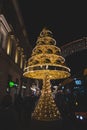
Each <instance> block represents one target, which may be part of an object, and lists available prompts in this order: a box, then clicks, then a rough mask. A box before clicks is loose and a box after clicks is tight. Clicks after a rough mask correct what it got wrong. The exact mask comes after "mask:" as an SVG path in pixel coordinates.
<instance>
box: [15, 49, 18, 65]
mask: <svg viewBox="0 0 87 130" xmlns="http://www.w3.org/2000/svg"><path fill="white" fill-rule="evenodd" d="M15 63H18V50H17V49H16V53H15Z"/></svg>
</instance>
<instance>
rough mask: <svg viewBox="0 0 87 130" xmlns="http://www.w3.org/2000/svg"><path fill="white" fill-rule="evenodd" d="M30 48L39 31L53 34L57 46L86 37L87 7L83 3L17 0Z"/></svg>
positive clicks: (55, 0) (52, 0)
mask: <svg viewBox="0 0 87 130" xmlns="http://www.w3.org/2000/svg"><path fill="white" fill-rule="evenodd" d="M18 2H19V7H20V10H21V13H22V16H23V20H24V24H25V27H26V30H27V33H28V36H29V41H30V43H31V44H32V46H35V42H36V40H37V37H38V36H39V34H40V32H41V30H42V29H43V28H44V27H46V28H48V29H49V30H50V31H52V32H53V37H54V38H55V40H56V41H57V46H59V47H60V46H61V45H64V44H66V43H68V42H70V41H73V40H76V39H79V38H81V37H84V36H87V7H86V3H84V1H82V2H81V1H78V2H77V1H75V2H74V1H73V2H72V1H65V2H64V1H63V2H62V1H59V0H18Z"/></svg>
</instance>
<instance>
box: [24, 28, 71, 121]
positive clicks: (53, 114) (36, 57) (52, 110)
mask: <svg viewBox="0 0 87 130" xmlns="http://www.w3.org/2000/svg"><path fill="white" fill-rule="evenodd" d="M55 45H56V41H55V39H53V38H52V32H51V31H49V30H47V29H43V31H42V32H41V33H40V36H39V37H38V39H37V42H36V47H35V48H34V49H33V51H32V55H31V57H30V58H29V59H28V64H27V67H26V68H25V69H24V74H23V75H24V76H25V77H28V78H35V79H42V80H43V86H42V91H41V96H40V99H39V101H38V103H37V105H36V108H35V110H34V112H33V114H32V118H33V119H36V120H44V121H51V120H57V119H60V118H61V114H60V112H59V110H58V108H57V106H56V103H55V101H54V99H53V96H52V92H51V88H50V86H51V85H50V79H62V78H67V77H69V76H70V69H69V68H68V67H66V66H65V59H64V58H63V57H62V56H61V50H60V48H58V47H56V46H55Z"/></svg>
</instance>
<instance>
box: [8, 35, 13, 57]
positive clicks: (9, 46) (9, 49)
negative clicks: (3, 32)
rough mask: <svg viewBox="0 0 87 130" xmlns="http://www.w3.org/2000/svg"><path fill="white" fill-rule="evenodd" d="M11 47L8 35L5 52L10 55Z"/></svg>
mask: <svg viewBox="0 0 87 130" xmlns="http://www.w3.org/2000/svg"><path fill="white" fill-rule="evenodd" d="M11 49H12V43H11V39H10V37H9V38H8V43H7V54H8V55H11Z"/></svg>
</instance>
